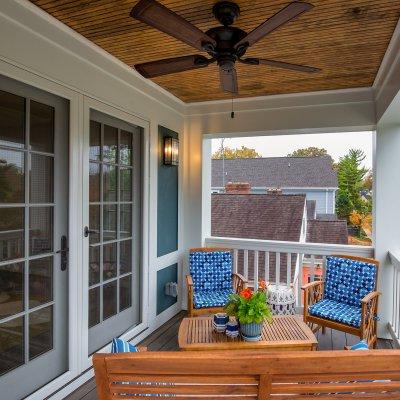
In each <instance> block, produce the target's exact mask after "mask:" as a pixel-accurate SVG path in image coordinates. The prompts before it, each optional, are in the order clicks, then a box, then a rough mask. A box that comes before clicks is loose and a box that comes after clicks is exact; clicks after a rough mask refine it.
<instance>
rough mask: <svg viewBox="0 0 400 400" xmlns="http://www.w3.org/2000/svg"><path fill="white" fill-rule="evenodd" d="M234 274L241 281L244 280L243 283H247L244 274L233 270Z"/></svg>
mask: <svg viewBox="0 0 400 400" xmlns="http://www.w3.org/2000/svg"><path fill="white" fill-rule="evenodd" d="M232 276H236V277H237V278H238V279H239V280H240V281H242V282H243V284H247V279H246V278H245V277H244V276H243V275H241V274H238V273H237V272H233V273H232Z"/></svg>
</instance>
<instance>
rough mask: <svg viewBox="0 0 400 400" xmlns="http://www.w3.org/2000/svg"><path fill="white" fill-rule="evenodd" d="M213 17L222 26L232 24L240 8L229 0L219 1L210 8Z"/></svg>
mask: <svg viewBox="0 0 400 400" xmlns="http://www.w3.org/2000/svg"><path fill="white" fill-rule="evenodd" d="M212 12H213V14H214V17H215V19H216V20H217V21H219V22H220V23H221V24H222V25H224V26H229V25H232V24H233V23H234V22H235V21H236V19H237V18H238V17H239V15H240V8H239V6H238V5H237V4H236V3H233V2H231V1H219V2H218V3H216V4H214V7H213V9H212Z"/></svg>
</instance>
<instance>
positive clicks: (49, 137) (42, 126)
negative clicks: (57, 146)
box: [29, 100, 54, 153]
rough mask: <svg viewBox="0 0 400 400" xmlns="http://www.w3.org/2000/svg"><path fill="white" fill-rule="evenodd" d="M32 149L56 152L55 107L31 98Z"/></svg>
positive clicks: (30, 139)
mask: <svg viewBox="0 0 400 400" xmlns="http://www.w3.org/2000/svg"><path fill="white" fill-rule="evenodd" d="M30 119H31V121H30V124H31V126H30V127H31V131H30V137H29V142H30V147H31V150H35V151H44V152H46V153H54V108H53V107H50V106H48V105H46V104H42V103H38V102H36V101H33V100H31V110H30Z"/></svg>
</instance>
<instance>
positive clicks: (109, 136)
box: [103, 125, 118, 164]
mask: <svg viewBox="0 0 400 400" xmlns="http://www.w3.org/2000/svg"><path fill="white" fill-rule="evenodd" d="M117 142H118V129H117V128H113V127H112V126H108V125H104V145H103V161H104V162H109V163H113V164H115V163H116V162H117Z"/></svg>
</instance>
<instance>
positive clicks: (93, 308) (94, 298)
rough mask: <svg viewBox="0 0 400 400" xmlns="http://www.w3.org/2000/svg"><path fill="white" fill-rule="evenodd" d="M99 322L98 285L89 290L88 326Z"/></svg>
mask: <svg viewBox="0 0 400 400" xmlns="http://www.w3.org/2000/svg"><path fill="white" fill-rule="evenodd" d="M99 322H100V287H99V286H98V287H96V288H94V289H90V290H89V328H91V327H92V326H94V325H97V324H98V323H99Z"/></svg>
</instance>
